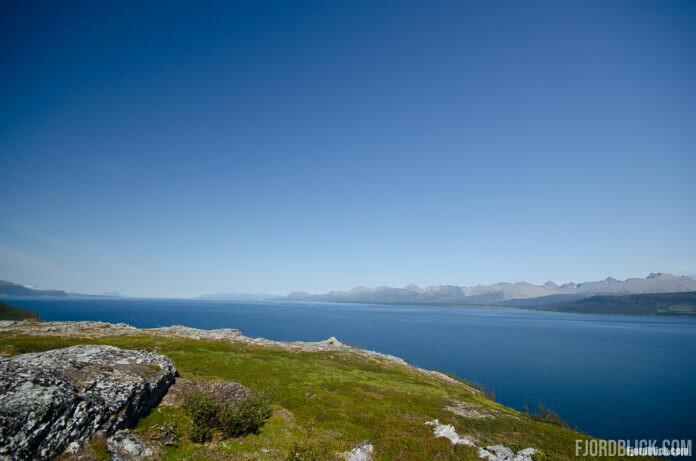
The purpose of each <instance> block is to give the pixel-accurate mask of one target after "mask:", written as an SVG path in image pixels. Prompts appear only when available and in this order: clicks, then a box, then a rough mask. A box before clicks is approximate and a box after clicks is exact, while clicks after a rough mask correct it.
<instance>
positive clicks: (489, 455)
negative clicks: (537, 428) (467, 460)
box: [478, 445, 538, 461]
mask: <svg viewBox="0 0 696 461" xmlns="http://www.w3.org/2000/svg"><path fill="white" fill-rule="evenodd" d="M537 453H538V451H537V450H536V448H525V449H524V450H520V451H518V452H517V453H515V452H514V451H512V450H511V449H510V448H508V447H504V446H502V445H493V446H491V447H486V449H485V450H484V449H483V448H479V451H478V455H479V458H483V459H484V460H486V461H533V459H532V456H534V455H536V454H537Z"/></svg>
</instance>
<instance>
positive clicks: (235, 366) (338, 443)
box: [0, 330, 588, 460]
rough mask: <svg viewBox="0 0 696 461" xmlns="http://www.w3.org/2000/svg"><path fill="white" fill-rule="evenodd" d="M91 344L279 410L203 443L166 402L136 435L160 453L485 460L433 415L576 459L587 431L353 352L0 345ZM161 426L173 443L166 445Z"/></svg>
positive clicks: (183, 344) (190, 343)
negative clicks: (166, 360) (438, 426)
mask: <svg viewBox="0 0 696 461" xmlns="http://www.w3.org/2000/svg"><path fill="white" fill-rule="evenodd" d="M102 331H108V330H102ZM107 334H108V333H107ZM86 343H89V344H111V345H114V346H119V347H126V348H137V349H147V350H152V351H156V352H159V353H163V354H166V355H167V356H169V357H170V358H172V360H173V361H174V362H175V363H176V366H177V369H178V370H179V373H180V374H181V377H182V378H185V379H187V380H196V379H204V380H210V379H221V380H226V381H235V382H240V383H242V384H244V385H245V386H247V387H249V388H251V389H253V390H256V391H262V390H269V389H270V390H271V391H272V392H273V395H274V396H273V414H272V416H271V417H270V419H268V420H267V421H266V423H265V424H264V425H263V426H262V427H261V428H260V430H258V432H257V433H255V434H248V435H246V436H243V437H239V438H231V439H226V440H220V439H219V438H217V439H216V438H214V439H213V441H211V442H207V443H205V444H198V443H193V442H191V441H190V439H189V438H188V437H187V435H186V434H187V431H188V429H189V428H190V426H191V419H190V418H189V416H188V415H187V414H186V412H185V411H184V410H183V409H182V407H178V408H177V407H172V406H164V405H159V406H158V407H156V408H155V409H153V410H152V411H151V412H150V414H149V415H148V416H146V417H145V418H143V419H141V420H140V422H139V424H138V425H137V427H136V429H135V432H136V433H137V434H138V435H139V436H140V437H141V438H142V439H143V440H145V441H146V443H148V444H151V445H153V446H155V447H156V450H157V454H158V457H160V458H166V459H184V458H186V459H203V458H208V459H268V460H271V459H272V460H275V459H303V460H324V459H337V453H340V452H345V451H347V450H350V449H351V448H353V447H355V446H356V445H358V444H359V443H361V442H362V441H363V440H365V439H369V440H370V441H371V442H372V443H373V445H374V447H375V453H374V454H375V459H383V460H388V459H419V460H421V459H442V460H446V459H452V460H454V459H457V460H461V459H465V460H466V459H472V460H479V459H480V458H478V457H477V455H476V450H475V449H474V448H473V447H466V446H462V445H457V446H452V445H451V444H450V442H449V441H448V440H446V439H444V438H437V439H436V438H434V437H433V433H432V428H431V427H430V426H424V425H423V423H424V422H426V421H428V420H432V419H434V418H438V419H439V420H440V422H442V423H444V424H447V423H448V424H453V425H454V427H455V429H456V430H457V432H458V433H459V434H460V435H469V436H471V437H472V438H473V439H474V440H476V441H477V443H479V445H482V446H487V445H493V444H498V443H500V444H503V445H506V446H508V447H511V448H513V449H516V450H519V449H522V448H525V447H535V448H537V449H539V450H540V451H541V453H540V454H538V455H536V457H535V459H537V460H542V459H545V460H565V459H571V458H573V457H574V456H573V455H574V447H575V440H576V439H579V438H580V439H587V438H588V436H586V435H583V434H580V433H577V432H575V431H573V430H571V429H568V428H567V427H563V426H559V425H555V424H550V423H547V422H543V418H542V417H541V416H540V415H539V416H536V417H534V416H530V415H526V414H524V413H519V412H517V411H514V410H512V409H510V408H506V407H503V406H501V405H499V404H497V403H496V402H494V401H491V400H489V399H488V398H487V397H486V396H485V395H484V394H483V393H481V392H479V391H477V390H475V389H473V388H472V387H471V386H470V385H469V384H468V383H466V382H464V381H458V380H453V381H448V380H445V379H443V378H440V377H436V376H431V375H427V374H424V373H422V372H419V371H417V370H416V369H413V368H411V367H408V366H405V365H399V364H395V363H393V362H389V361H386V360H384V359H379V358H374V357H366V356H364V355H361V354H358V353H353V352H340V351H331V352H327V351H316V352H299V351H289V350H285V349H281V348H277V347H269V346H263V347H262V346H256V345H249V344H243V343H236V342H230V341H225V340H195V339H189V338H173V337H159V336H152V335H149V334H146V333H143V334H140V335H136V336H104V337H98V338H76V337H58V336H54V337H49V336H42V337H36V336H22V335H19V336H17V335H9V334H4V333H3V334H0V350H1V351H2V352H4V353H5V354H11V355H12V354H19V353H25V352H33V351H42V350H48V349H53V348H59V347H66V346H70V345H74V344H86ZM448 407H449V408H450V409H448ZM452 408H459V410H455V412H453V411H452V410H451V409H452ZM456 413H459V414H456ZM551 419H553V418H551ZM163 431H164V432H166V438H169V439H170V440H173V441H174V442H173V444H171V445H168V446H166V445H164V444H162V443H161V442H159V441H161V440H162V433H163ZM96 448H97V449H95V453H97V454H98V453H99V449H98V447H96ZM102 452H103V450H102ZM293 454H295V456H294V457H293ZM298 454H300V456H297V455H298Z"/></svg>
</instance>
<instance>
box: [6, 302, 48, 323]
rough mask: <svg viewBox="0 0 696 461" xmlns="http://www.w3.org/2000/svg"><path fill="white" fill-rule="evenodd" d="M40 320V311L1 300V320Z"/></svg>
mask: <svg viewBox="0 0 696 461" xmlns="http://www.w3.org/2000/svg"><path fill="white" fill-rule="evenodd" d="M27 319H33V320H39V313H38V312H34V311H30V310H29V309H22V308H21V307H14V306H10V305H9V304H5V303H3V302H0V320H27Z"/></svg>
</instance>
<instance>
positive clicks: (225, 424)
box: [184, 384, 272, 443]
mask: <svg viewBox="0 0 696 461" xmlns="http://www.w3.org/2000/svg"><path fill="white" fill-rule="evenodd" d="M219 389H220V388H219V387H218V388H215V387H214V386H208V385H205V384H199V385H197V386H196V388H194V390H192V391H191V392H189V393H188V395H187V396H186V399H185V401H184V409H185V410H186V413H187V414H188V415H189V416H190V417H191V420H192V421H191V422H192V426H191V428H190V429H189V431H188V437H189V439H190V440H191V441H192V442H195V443H202V442H205V441H207V440H210V438H211V437H212V434H213V432H215V431H220V432H221V433H222V434H223V436H225V437H239V436H241V435H244V434H247V433H250V432H252V433H253V432H256V431H257V430H258V429H259V428H260V427H261V426H262V425H263V423H264V421H265V420H266V419H268V418H269V417H270V416H271V412H272V408H271V401H272V399H271V396H270V394H269V393H268V392H261V393H254V392H248V393H246V394H244V395H241V396H235V397H234V398H233V397H232V396H231V395H230V394H229V393H225V392H220V390H219Z"/></svg>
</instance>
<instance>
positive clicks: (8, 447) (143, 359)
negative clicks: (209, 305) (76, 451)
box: [0, 346, 176, 459]
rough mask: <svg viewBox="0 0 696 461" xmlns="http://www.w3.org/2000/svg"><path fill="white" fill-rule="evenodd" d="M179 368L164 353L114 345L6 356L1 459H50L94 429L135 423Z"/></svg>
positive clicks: (0, 378) (0, 397) (1, 381)
mask: <svg viewBox="0 0 696 461" xmlns="http://www.w3.org/2000/svg"><path fill="white" fill-rule="evenodd" d="M175 375H176V368H175V366H174V363H173V362H172V361H171V360H170V359H169V358H167V357H165V356H163V355H159V354H155V353H152V352H147V351H134V350H127V349H119V348H117V347H113V346H73V347H68V348H65V349H56V350H51V351H47V352H41V353H33V354H23V355H18V356H16V357H11V358H7V359H1V360H0V458H4V459H29V458H39V459H49V458H52V457H54V456H57V455H59V454H61V453H62V452H63V451H64V450H65V449H66V448H67V447H68V446H69V445H70V444H71V443H72V442H78V443H79V442H81V441H84V440H85V439H87V438H88V437H90V436H91V435H92V434H94V433H95V432H96V431H104V432H105V433H106V434H108V435H112V434H114V433H115V432H116V431H118V430H119V429H123V428H126V427H130V426H132V425H133V424H135V422H136V421H137V420H138V419H139V418H140V416H141V415H142V414H143V413H144V412H146V411H147V410H148V409H150V408H151V407H152V406H153V405H154V404H156V403H157V402H158V401H159V399H160V398H161V397H162V395H164V393H165V392H166V391H167V389H168V388H169V386H170V385H171V383H172V382H173V381H174V378H175ZM73 445H74V444H73Z"/></svg>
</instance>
